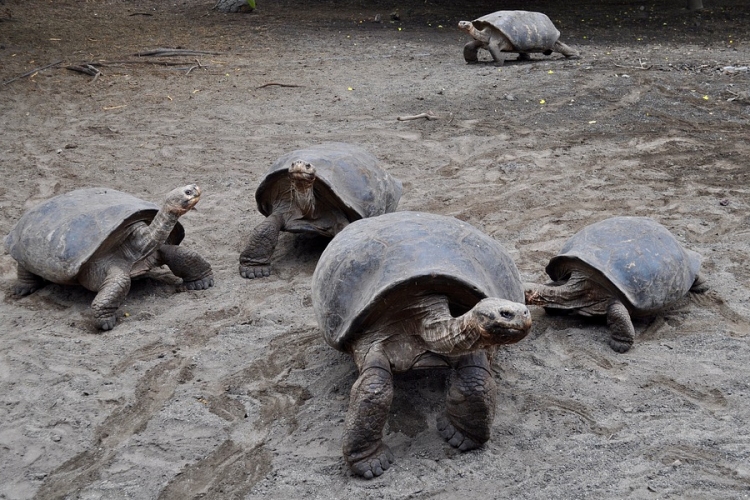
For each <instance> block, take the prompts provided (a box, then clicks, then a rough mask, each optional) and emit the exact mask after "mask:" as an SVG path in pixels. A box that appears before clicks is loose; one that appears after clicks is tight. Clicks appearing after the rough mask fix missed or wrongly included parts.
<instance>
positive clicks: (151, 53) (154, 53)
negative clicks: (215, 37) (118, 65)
mask: <svg viewBox="0 0 750 500" xmlns="http://www.w3.org/2000/svg"><path fill="white" fill-rule="evenodd" d="M219 54H221V52H206V51H202V50H189V49H153V50H146V51H143V52H136V53H135V54H133V55H134V56H136V57H173V56H203V55H214V56H215V55H219Z"/></svg>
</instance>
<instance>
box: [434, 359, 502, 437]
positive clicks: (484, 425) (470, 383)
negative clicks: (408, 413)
mask: <svg viewBox="0 0 750 500" xmlns="http://www.w3.org/2000/svg"><path fill="white" fill-rule="evenodd" d="M455 368H456V369H455V371H454V372H453V374H451V384H450V387H449V388H448V395H447V398H446V399H447V404H446V414H445V416H443V417H440V418H439V419H438V425H437V427H438V432H440V435H441V436H443V438H445V439H446V440H447V441H448V443H450V445H451V446H453V447H455V448H458V449H459V450H461V451H468V450H473V449H475V448H479V447H480V446H482V445H483V444H484V443H486V442H487V441H488V440H489V439H490V432H491V430H492V422H493V421H494V420H495V401H496V398H497V384H496V383H495V378H494V377H493V376H492V370H491V368H490V360H489V358H488V353H487V352H486V351H477V352H473V353H471V354H466V355H464V356H462V357H461V358H460V359H459V360H458V363H457V364H456V367H455Z"/></svg>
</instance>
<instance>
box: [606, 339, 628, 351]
mask: <svg viewBox="0 0 750 500" xmlns="http://www.w3.org/2000/svg"><path fill="white" fill-rule="evenodd" d="M609 347H611V348H612V350H613V351H615V352H619V353H623V352H628V351H629V350H630V348H631V347H633V342H632V341H630V342H627V341H622V340H617V339H613V338H611V339H609Z"/></svg>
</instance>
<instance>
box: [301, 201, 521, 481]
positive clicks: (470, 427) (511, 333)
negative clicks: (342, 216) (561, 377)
mask: <svg viewBox="0 0 750 500" xmlns="http://www.w3.org/2000/svg"><path fill="white" fill-rule="evenodd" d="M312 302H313V308H314V311H315V314H316V317H317V320H318V324H319V325H320V327H321V329H322V331H323V336H324V338H325V340H326V342H327V343H328V344H329V345H331V346H332V347H334V348H336V349H338V350H340V351H344V352H347V353H349V354H351V356H352V357H353V358H354V362H355V363H356V365H357V368H358V369H359V378H358V379H357V381H356V382H355V383H354V386H353V387H352V389H351V395H350V399H349V410H348V413H347V415H346V423H345V431H344V443H343V452H344V458H345V460H346V462H347V464H348V465H349V467H350V468H351V470H352V471H353V472H354V473H356V474H358V475H360V476H363V477H365V478H368V479H369V478H372V477H374V476H379V475H380V474H382V473H383V471H384V470H386V469H388V467H389V466H390V465H391V463H392V462H393V455H392V454H391V452H390V450H389V448H388V446H387V445H385V444H384V443H383V442H382V432H383V426H384V424H385V422H386V420H387V418H388V413H389V408H390V405H391V401H392V398H393V381H392V373H393V372H403V371H406V370H411V369H417V368H432V367H450V368H453V369H454V371H453V373H452V380H451V385H450V388H449V390H448V393H447V408H446V410H447V411H446V415H445V416H444V417H440V418H439V420H438V431H439V432H440V434H441V435H442V436H443V437H444V438H445V439H447V440H448V442H449V443H450V444H451V445H452V446H454V447H456V448H458V449H460V450H462V451H466V450H471V449H474V448H477V447H479V446H481V445H482V444H484V443H485V442H486V441H487V440H488V439H489V438H490V430H491V427H492V422H493V420H494V415H495V400H496V391H497V387H496V384H495V380H494V378H493V376H492V370H491V367H490V362H491V358H492V347H493V346H497V345H500V344H510V343H514V342H518V341H519V340H521V339H523V338H524V337H525V336H526V335H527V334H528V332H529V329H530V328H531V316H530V314H529V311H528V309H527V307H526V306H525V305H524V304H523V286H522V284H521V281H520V278H519V273H518V270H517V269H516V266H515V264H514V263H513V261H512V260H511V257H510V256H509V255H508V253H507V252H506V251H505V249H504V248H503V247H502V246H501V245H500V244H499V243H497V242H496V241H495V240H493V239H492V238H490V237H489V236H487V235H485V234H483V233H482V232H480V231H479V230H477V229H476V228H474V227H473V226H471V225H469V224H467V223H465V222H461V221H459V220H457V219H455V218H453V217H445V216H440V215H433V214H426V213H420V212H395V213H392V214H386V215H381V216H380V217H374V218H370V219H362V220H359V221H357V222H354V223H352V224H351V225H349V226H348V227H347V228H346V229H344V230H343V231H342V232H341V233H340V234H339V235H337V236H336V237H335V238H334V239H333V241H331V243H330V244H329V245H328V247H327V248H326V250H325V251H324V252H323V254H322V255H321V258H320V260H319V261H318V265H317V267H316V269H315V273H314V274H313V279H312Z"/></svg>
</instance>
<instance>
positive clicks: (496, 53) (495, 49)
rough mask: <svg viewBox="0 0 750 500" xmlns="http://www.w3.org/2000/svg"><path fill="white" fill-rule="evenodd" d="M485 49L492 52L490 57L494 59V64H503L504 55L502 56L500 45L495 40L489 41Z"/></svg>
mask: <svg viewBox="0 0 750 500" xmlns="http://www.w3.org/2000/svg"><path fill="white" fill-rule="evenodd" d="M487 50H489V51H490V54H492V59H493V60H494V61H495V66H502V65H503V64H505V56H503V51H502V47H500V45H499V44H498V43H497V42H490V43H488V44H487Z"/></svg>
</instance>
